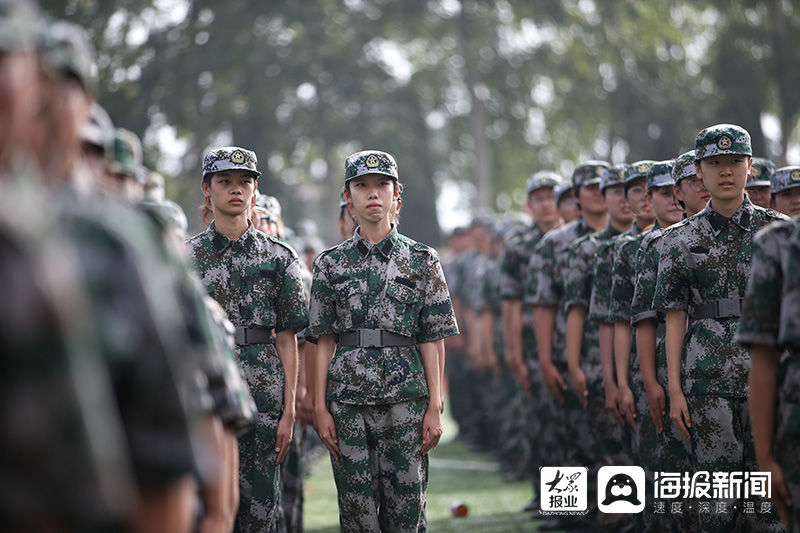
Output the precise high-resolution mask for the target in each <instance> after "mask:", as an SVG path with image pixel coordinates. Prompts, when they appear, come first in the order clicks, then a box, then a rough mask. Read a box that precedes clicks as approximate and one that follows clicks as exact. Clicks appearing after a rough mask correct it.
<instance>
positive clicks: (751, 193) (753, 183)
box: [744, 157, 775, 209]
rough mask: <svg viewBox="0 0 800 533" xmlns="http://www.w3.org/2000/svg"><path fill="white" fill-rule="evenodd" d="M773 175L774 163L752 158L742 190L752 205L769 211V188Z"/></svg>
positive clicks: (764, 159)
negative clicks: (745, 183)
mask: <svg viewBox="0 0 800 533" xmlns="http://www.w3.org/2000/svg"><path fill="white" fill-rule="evenodd" d="M773 174H775V163H773V162H772V161H770V160H769V159H766V158H763V157H754V158H753V164H751V165H750V172H749V173H748V174H747V185H745V186H744V190H745V192H746V193H747V197H748V198H750V201H751V202H753V205H757V206H759V207H763V208H764V209H769V208H770V207H771V204H770V186H771V182H772V176H773Z"/></svg>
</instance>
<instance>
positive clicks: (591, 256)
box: [564, 224, 620, 383]
mask: <svg viewBox="0 0 800 533" xmlns="http://www.w3.org/2000/svg"><path fill="white" fill-rule="evenodd" d="M619 235H620V232H619V231H617V230H616V229H614V228H613V227H612V226H611V225H610V224H609V225H608V226H607V227H606V229H604V230H603V231H599V232H596V233H592V234H589V235H586V236H584V237H582V238H580V239H578V240H577V241H575V242H574V243H572V245H571V246H570V247H569V255H568V259H567V266H566V269H565V271H564V278H565V281H564V285H565V287H564V312H565V313H567V314H568V313H569V310H570V309H571V308H572V307H573V306H580V307H583V308H584V309H587V310H588V308H589V300H590V298H591V292H592V280H593V277H594V266H595V257H596V253H597V249H598V248H599V247H600V245H601V244H603V243H604V242H606V241H609V240H611V239H616V237H618V236H619ZM581 363H582V365H589V367H590V371H589V372H587V376H586V377H587V380H588V381H589V382H590V383H591V382H595V381H596V380H598V379H602V374H601V373H600V368H601V360H600V324H599V323H598V322H597V321H596V320H592V319H590V318H588V316H587V318H586V320H585V322H584V326H583V342H582V343H581ZM595 372H598V373H597V374H595ZM593 380H594V381H593Z"/></svg>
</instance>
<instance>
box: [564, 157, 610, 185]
mask: <svg viewBox="0 0 800 533" xmlns="http://www.w3.org/2000/svg"><path fill="white" fill-rule="evenodd" d="M610 166H611V165H609V164H608V163H606V162H605V161H586V162H585V163H581V164H580V165H578V166H577V167H575V170H573V171H572V186H573V187H574V188H575V190H576V191H577V190H578V189H579V188H581V187H585V186H587V185H593V184H595V183H600V176H601V175H602V174H603V171H604V170H605V169H607V168H608V167H610Z"/></svg>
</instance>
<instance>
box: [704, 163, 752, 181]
mask: <svg viewBox="0 0 800 533" xmlns="http://www.w3.org/2000/svg"><path fill="white" fill-rule="evenodd" d="M748 168H749V167H748ZM694 173H695V174H696V175H697V177H698V178H700V181H703V171H702V170H700V161H695V162H694Z"/></svg>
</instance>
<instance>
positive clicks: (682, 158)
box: [672, 150, 696, 185]
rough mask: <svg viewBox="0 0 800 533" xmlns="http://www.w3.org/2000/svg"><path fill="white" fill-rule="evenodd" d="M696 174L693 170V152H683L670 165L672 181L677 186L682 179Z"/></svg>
mask: <svg viewBox="0 0 800 533" xmlns="http://www.w3.org/2000/svg"><path fill="white" fill-rule="evenodd" d="M695 174H696V171H695V168H694V150H689V151H688V152H684V153H682V154H681V155H679V156H678V157H677V159H675V162H674V163H673V165H672V179H673V180H675V184H676V185H677V184H679V183H680V182H681V180H682V179H685V178H691V177H692V176H694V175H695Z"/></svg>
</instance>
